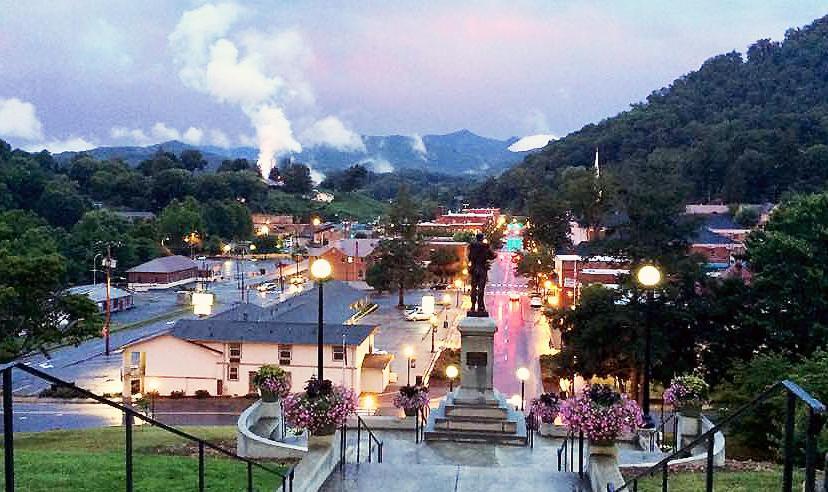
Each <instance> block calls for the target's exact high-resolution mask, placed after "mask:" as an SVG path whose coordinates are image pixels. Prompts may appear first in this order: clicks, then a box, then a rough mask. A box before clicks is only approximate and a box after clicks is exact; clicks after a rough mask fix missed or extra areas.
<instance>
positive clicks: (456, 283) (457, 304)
mask: <svg viewBox="0 0 828 492" xmlns="http://www.w3.org/2000/svg"><path fill="white" fill-rule="evenodd" d="M454 288H455V289H457V300H456V302H455V306H454V307H460V289H462V288H463V281H462V280H460V279H459V278H458V279H457V280H455V281H454Z"/></svg>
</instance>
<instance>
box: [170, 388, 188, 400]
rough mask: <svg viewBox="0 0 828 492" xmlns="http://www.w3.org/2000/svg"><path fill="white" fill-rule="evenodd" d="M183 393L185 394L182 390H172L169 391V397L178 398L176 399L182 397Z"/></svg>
mask: <svg viewBox="0 0 828 492" xmlns="http://www.w3.org/2000/svg"><path fill="white" fill-rule="evenodd" d="M184 395H185V393H184V390H173V391H170V398H172V399H174V400H178V399H181V398H184Z"/></svg>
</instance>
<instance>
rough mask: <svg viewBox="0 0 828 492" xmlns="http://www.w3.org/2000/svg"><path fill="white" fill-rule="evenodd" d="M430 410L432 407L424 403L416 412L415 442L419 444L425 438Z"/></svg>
mask: <svg viewBox="0 0 828 492" xmlns="http://www.w3.org/2000/svg"><path fill="white" fill-rule="evenodd" d="M430 412H431V409H430V408H429V407H428V405H423V406H422V407H420V408H418V409H417V412H416V413H415V414H414V442H416V443H417V444H420V443H421V442H423V441H424V440H425V428H426V425H427V424H428V414H429V413H430Z"/></svg>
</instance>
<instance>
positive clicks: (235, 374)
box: [227, 366, 239, 381]
mask: <svg viewBox="0 0 828 492" xmlns="http://www.w3.org/2000/svg"><path fill="white" fill-rule="evenodd" d="M227 379H228V380H229V381H238V380H239V366H229V367H228V368H227Z"/></svg>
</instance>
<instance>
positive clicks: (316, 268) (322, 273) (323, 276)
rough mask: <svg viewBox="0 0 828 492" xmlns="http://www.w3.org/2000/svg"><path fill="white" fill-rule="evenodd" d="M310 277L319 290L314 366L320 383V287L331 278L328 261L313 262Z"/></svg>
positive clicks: (321, 299)
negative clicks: (314, 280) (313, 279)
mask: <svg viewBox="0 0 828 492" xmlns="http://www.w3.org/2000/svg"><path fill="white" fill-rule="evenodd" d="M311 275H313V278H315V279H316V286H317V287H318V288H319V317H318V322H319V324H318V325H317V328H316V364H317V367H316V372H317V377H318V378H319V380H320V381H322V379H323V377H322V366H323V364H324V361H323V357H322V343H323V342H322V339H323V335H324V327H323V318H324V315H323V313H324V311H323V307H322V306H323V305H324V300H323V298H324V295H323V292H324V291H323V288H322V286H323V285H324V284H325V281H326V280H327V279H328V277H330V276H331V264H330V263H329V262H328V260H326V259H324V258H320V259H318V260H316V261H314V262H313V264H312V265H311Z"/></svg>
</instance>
